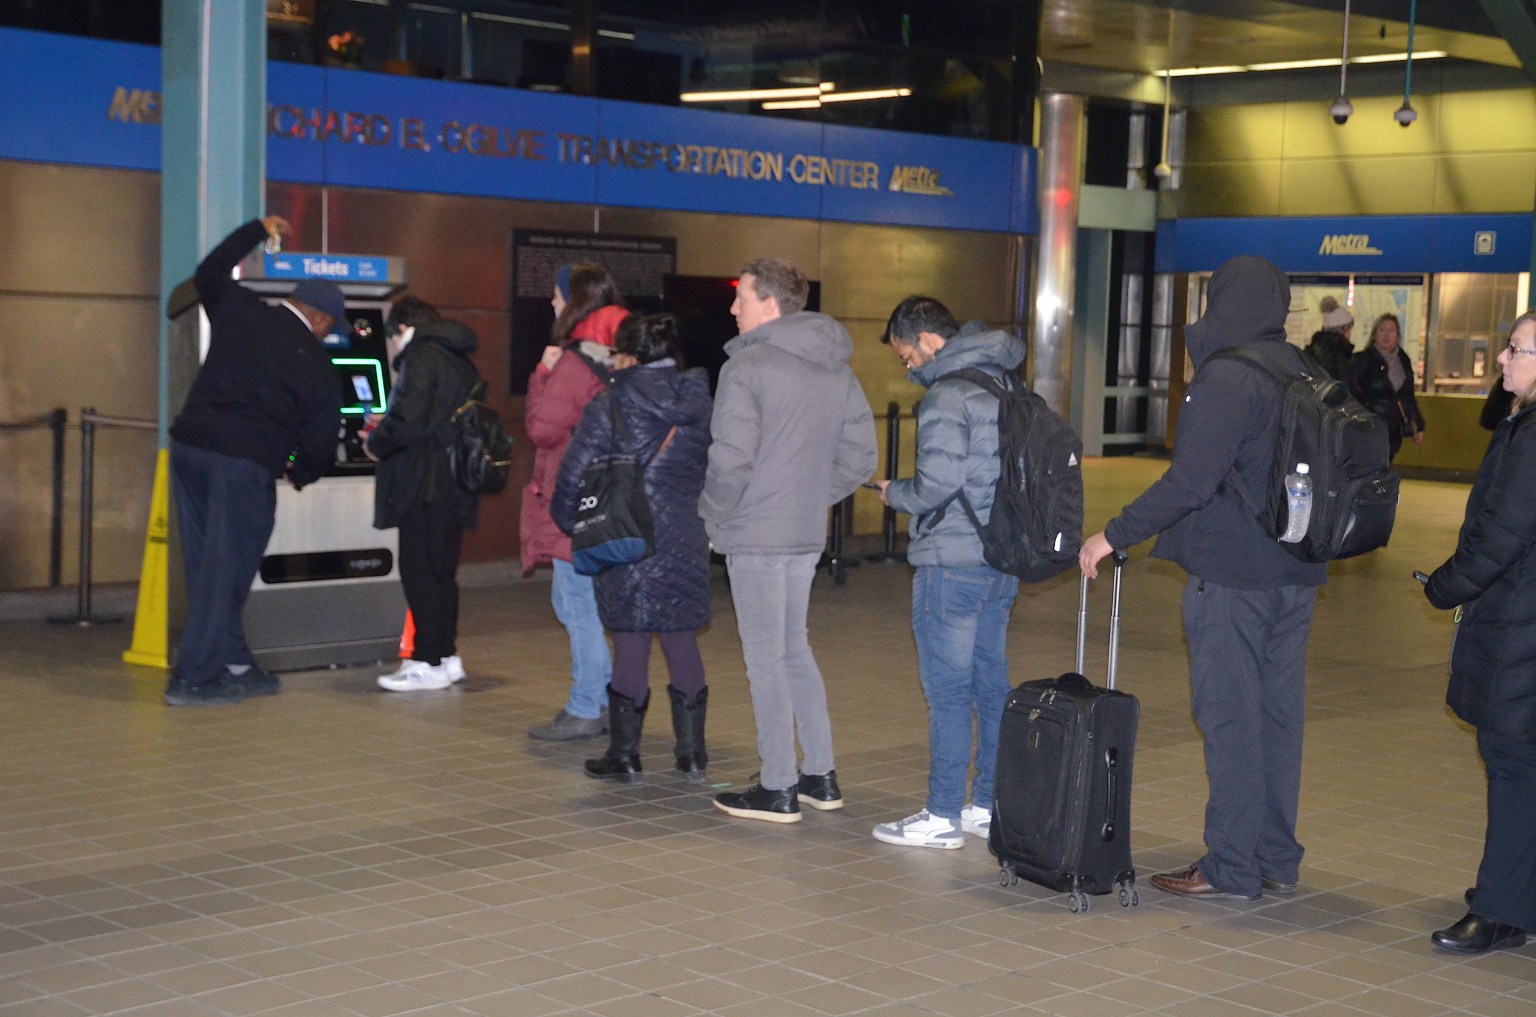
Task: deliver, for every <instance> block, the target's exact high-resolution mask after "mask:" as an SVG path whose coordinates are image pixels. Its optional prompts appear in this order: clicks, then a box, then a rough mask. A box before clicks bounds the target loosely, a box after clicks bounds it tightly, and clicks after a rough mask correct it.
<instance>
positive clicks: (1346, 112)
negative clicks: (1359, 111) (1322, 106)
mask: <svg viewBox="0 0 1536 1017" xmlns="http://www.w3.org/2000/svg"><path fill="white" fill-rule="evenodd" d="M1348 73H1349V0H1344V53H1343V55H1342V56H1340V57H1339V97H1338V98H1337V99H1335V100H1333V105H1332V106H1329V107H1328V115H1329V116H1331V117H1333V122H1334V123H1336V124H1338V125H1339V126H1341V127H1342V126H1343V125H1344V122H1345V121H1347V120H1348V119H1349V116H1350V114H1351V113H1353V112H1354V111H1355V104H1354V103H1352V102H1350V101H1349V97H1348V96H1346V95H1345V94H1344V85H1345V79H1346V76H1347V75H1348Z"/></svg>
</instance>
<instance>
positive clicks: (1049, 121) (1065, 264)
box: [1029, 92, 1087, 417]
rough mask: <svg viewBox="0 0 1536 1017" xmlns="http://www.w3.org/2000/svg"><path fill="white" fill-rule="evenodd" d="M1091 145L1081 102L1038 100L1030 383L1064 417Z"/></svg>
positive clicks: (1061, 97)
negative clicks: (1080, 214) (1080, 215)
mask: <svg viewBox="0 0 1536 1017" xmlns="http://www.w3.org/2000/svg"><path fill="white" fill-rule="evenodd" d="M1086 143H1087V131H1086V130H1085V118H1084V114H1083V97H1082V96H1080V95H1066V94H1063V93H1060V92H1047V93H1046V94H1044V95H1042V96H1041V97H1040V237H1039V258H1038V260H1037V263H1036V269H1035V288H1034V289H1035V316H1034V324H1035V327H1034V330H1033V335H1032V340H1033V342H1032V346H1031V349H1030V356H1029V363H1030V376H1031V383H1032V385H1033V388H1034V390H1035V391H1036V392H1037V393H1039V394H1040V396H1041V397H1042V398H1043V399H1045V401H1046V402H1048V403H1049V404H1050V405H1051V408H1052V409H1054V410H1056V412H1058V413H1060V414H1061V415H1062V416H1064V417H1067V416H1069V413H1068V410H1069V406H1068V402H1069V400H1068V391H1069V381H1070V379H1071V376H1072V319H1073V304H1074V301H1075V288H1076V274H1077V273H1076V262H1077V206H1078V197H1079V192H1080V191H1081V189H1082V185H1083V153H1084V146H1085V145H1086Z"/></svg>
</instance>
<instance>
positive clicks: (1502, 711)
mask: <svg viewBox="0 0 1536 1017" xmlns="http://www.w3.org/2000/svg"><path fill="white" fill-rule="evenodd" d="M1499 365H1500V367H1502V368H1503V384H1504V387H1505V389H1506V390H1508V391H1509V392H1510V393H1511V394H1512V395H1513V396H1514V406H1515V411H1514V414H1513V415H1512V416H1509V417H1506V418H1504V420H1503V421H1501V422H1500V423H1499V424H1498V426H1497V427H1496V428H1495V429H1494V432H1493V438H1492V440H1490V441H1489V443H1488V451H1487V453H1486V454H1485V455H1484V456H1483V464H1482V466H1481V467H1479V468H1478V471H1477V479H1476V480H1474V481H1473V483H1472V493H1471V495H1470V496H1469V497H1468V499H1467V515H1466V521H1465V522H1464V523H1462V526H1461V533H1460V535H1459V536H1458V537H1457V540H1456V551H1455V553H1454V554H1452V555H1451V556H1450V558H1448V559H1446V562H1445V564H1443V565H1441V566H1440V567H1439V568H1438V569H1436V570H1435V571H1434V574H1433V575H1431V576H1430V577H1429V582H1428V583H1426V584H1425V586H1424V595H1425V596H1426V597H1428V598H1429V602H1430V603H1431V604H1433V605H1435V606H1436V607H1438V608H1441V609H1449V608H1453V607H1456V608H1460V610H1461V623H1460V626H1459V628H1458V630H1457V632H1456V639H1455V642H1454V643H1453V644H1452V651H1451V680H1450V685H1449V687H1448V688H1447V689H1446V694H1445V701H1446V703H1447V704H1448V705H1449V706H1450V708H1451V710H1452V711H1453V712H1454V713H1455V714H1456V716H1458V717H1460V718H1461V719H1462V720H1464V721H1466V722H1467V723H1468V724H1471V725H1472V726H1473V727H1474V728H1476V729H1477V749H1478V752H1479V753H1480V754H1481V755H1482V757H1483V765H1484V767H1485V768H1486V769H1487V771H1488V826H1487V831H1486V833H1485V836H1484V839H1483V859H1482V862H1481V864H1479V865H1478V868H1477V885H1476V886H1475V887H1474V888H1473V889H1472V891H1471V893H1470V895H1469V898H1468V904H1469V905H1470V907H1469V909H1468V911H1467V914H1466V916H1465V917H1464V918H1462V919H1461V920H1460V921H1459V922H1457V923H1455V924H1454V925H1452V926H1450V927H1449V928H1446V929H1441V930H1439V931H1438V932H1435V933H1434V934H1433V935H1432V936H1431V937H1430V939H1431V941H1432V942H1433V943H1434V944H1435V945H1436V946H1438V947H1441V948H1443V949H1446V950H1453V951H1455V952H1457V953H1481V952H1483V951H1485V950H1497V949H1503V948H1507V947H1516V946H1520V945H1522V944H1524V943H1525V938H1526V933H1527V932H1529V931H1531V930H1536V512H1533V511H1532V506H1536V409H1533V405H1536V314H1529V313H1527V314H1523V315H1521V316H1520V317H1519V318H1517V319H1515V327H1514V328H1513V329H1511V331H1510V336H1509V346H1508V348H1507V349H1505V350H1504V351H1503V352H1502V353H1500V354H1499Z"/></svg>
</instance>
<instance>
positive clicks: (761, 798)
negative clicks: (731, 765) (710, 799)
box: [715, 784, 800, 823]
mask: <svg viewBox="0 0 1536 1017" xmlns="http://www.w3.org/2000/svg"><path fill="white" fill-rule="evenodd" d="M715 808H717V809H719V810H720V811H721V812H724V813H726V814H727V815H730V816H736V817H738V818H740V819H762V820H766V821H767V822H770V823H798V822H800V803H799V802H798V801H796V800H795V789H794V788H792V787H787V788H784V789H783V790H782V791H770V790H769V789H768V788H765V787H763V785H761V784H753V785H752V786H751V787H749V788H747V789H746V790H745V791H727V792H725V793H724V794H719V795H715Z"/></svg>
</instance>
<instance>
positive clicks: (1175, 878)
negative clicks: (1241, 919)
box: [1149, 865, 1264, 900]
mask: <svg viewBox="0 0 1536 1017" xmlns="http://www.w3.org/2000/svg"><path fill="white" fill-rule="evenodd" d="M1149 882H1150V883H1151V884H1152V885H1153V886H1155V887H1157V888H1158V889H1159V890H1162V891H1164V892H1165V893H1172V894H1177V895H1178V896H1180V897H1204V898H1207V899H1223V898H1226V899H1231V900H1258V899H1259V898H1261V897H1263V896H1264V895H1263V894H1262V893H1256V894H1254V895H1252V896H1251V897H1250V896H1249V895H1248V894H1246V893H1228V892H1227V891H1225V890H1218V889H1216V888H1215V887H1214V886H1212V885H1211V884H1210V881H1209V880H1207V879H1206V878H1205V877H1204V876H1202V875H1201V874H1200V869H1199V868H1198V867H1196V866H1194V865H1191V866H1190V867H1189V868H1187V869H1180V870H1179V871H1178V872H1162V873H1159V874H1157V875H1155V876H1153V877H1152V878H1151V879H1150V880H1149Z"/></svg>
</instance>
